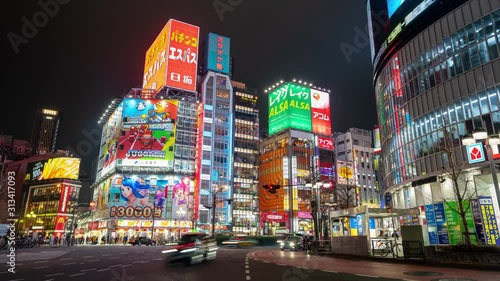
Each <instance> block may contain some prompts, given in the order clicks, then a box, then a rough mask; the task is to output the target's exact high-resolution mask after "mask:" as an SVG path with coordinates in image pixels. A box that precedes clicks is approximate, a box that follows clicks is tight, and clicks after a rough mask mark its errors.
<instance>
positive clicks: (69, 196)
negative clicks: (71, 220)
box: [57, 185, 80, 213]
mask: <svg viewBox="0 0 500 281" xmlns="http://www.w3.org/2000/svg"><path fill="white" fill-rule="evenodd" d="M79 192H80V190H79V188H78V187H76V186H72V185H63V186H62V189H61V197H59V208H58V210H57V211H58V213H71V212H72V211H73V210H72V209H71V204H73V203H75V201H78V194H79Z"/></svg>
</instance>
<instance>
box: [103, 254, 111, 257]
mask: <svg viewBox="0 0 500 281" xmlns="http://www.w3.org/2000/svg"><path fill="white" fill-rule="evenodd" d="M102 256H103V257H105V256H111V254H104V255H102Z"/></svg>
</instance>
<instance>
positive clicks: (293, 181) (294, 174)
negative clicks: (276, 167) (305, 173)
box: [292, 156, 297, 184]
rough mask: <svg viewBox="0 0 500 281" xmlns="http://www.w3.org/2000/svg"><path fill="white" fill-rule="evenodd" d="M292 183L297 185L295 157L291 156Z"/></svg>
mask: <svg viewBox="0 0 500 281" xmlns="http://www.w3.org/2000/svg"><path fill="white" fill-rule="evenodd" d="M292 183H293V184H297V156H292Z"/></svg>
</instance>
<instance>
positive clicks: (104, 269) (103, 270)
mask: <svg viewBox="0 0 500 281" xmlns="http://www.w3.org/2000/svg"><path fill="white" fill-rule="evenodd" d="M106 270H111V268H105V269H99V270H98V271H97V272H101V271H106Z"/></svg>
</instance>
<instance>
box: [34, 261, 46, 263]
mask: <svg viewBox="0 0 500 281" xmlns="http://www.w3.org/2000/svg"><path fill="white" fill-rule="evenodd" d="M42 262H49V261H36V262H34V263H42Z"/></svg>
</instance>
